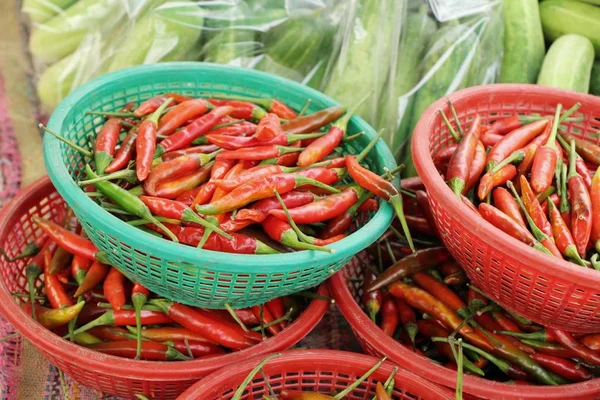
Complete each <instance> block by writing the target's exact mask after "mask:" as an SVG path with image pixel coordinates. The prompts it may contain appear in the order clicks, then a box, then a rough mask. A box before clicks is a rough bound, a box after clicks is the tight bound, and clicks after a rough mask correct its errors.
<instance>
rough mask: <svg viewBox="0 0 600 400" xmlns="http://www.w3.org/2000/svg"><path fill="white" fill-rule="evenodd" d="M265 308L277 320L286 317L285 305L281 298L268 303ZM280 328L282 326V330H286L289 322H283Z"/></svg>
mask: <svg viewBox="0 0 600 400" xmlns="http://www.w3.org/2000/svg"><path fill="white" fill-rule="evenodd" d="M265 307H267V309H268V310H269V311H270V312H271V315H273V317H274V318H275V319H280V318H283V317H285V305H284V303H283V299H282V298H281V297H277V298H275V299H273V300H270V301H268V302H266V303H265ZM279 326H281V328H285V327H286V326H287V321H281V323H280V324H279Z"/></svg>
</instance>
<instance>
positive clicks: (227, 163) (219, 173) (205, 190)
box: [192, 160, 237, 207]
mask: <svg viewBox="0 0 600 400" xmlns="http://www.w3.org/2000/svg"><path fill="white" fill-rule="evenodd" d="M236 163H237V162H236V160H219V161H215V163H214V165H213V167H212V169H211V171H210V180H209V181H208V182H207V183H206V184H205V185H204V186H202V189H200V190H199V191H198V194H197V195H196V196H195V197H194V201H193V202H192V206H193V207H195V206H196V205H198V204H206V203H208V202H209V201H210V200H211V198H212V196H213V194H214V193H215V190H216V189H217V185H216V184H215V182H214V181H215V180H217V179H222V178H224V177H225V175H226V174H227V173H228V172H229V171H230V170H231V169H232V168H233V166H234V165H235V164H236Z"/></svg>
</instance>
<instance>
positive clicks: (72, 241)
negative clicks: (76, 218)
mask: <svg viewBox="0 0 600 400" xmlns="http://www.w3.org/2000/svg"><path fill="white" fill-rule="evenodd" d="M32 219H33V222H34V223H35V224H36V225H37V226H38V227H40V228H41V229H42V230H43V231H44V233H45V234H46V235H48V237H49V238H50V239H51V240H52V241H54V242H55V243H56V244H57V245H58V246H60V247H62V248H63V249H65V250H66V251H68V252H69V253H71V254H73V255H78V256H81V257H85V258H86V259H88V260H93V259H94V256H95V255H96V253H98V248H97V247H96V246H95V245H94V244H93V243H92V242H91V241H90V240H88V239H86V238H84V237H82V236H80V235H78V234H76V233H74V232H71V231H69V230H67V229H65V228H63V227H62V226H60V225H57V224H55V223H54V222H52V221H49V220H46V219H43V218H40V217H38V216H34V217H33V218H32Z"/></svg>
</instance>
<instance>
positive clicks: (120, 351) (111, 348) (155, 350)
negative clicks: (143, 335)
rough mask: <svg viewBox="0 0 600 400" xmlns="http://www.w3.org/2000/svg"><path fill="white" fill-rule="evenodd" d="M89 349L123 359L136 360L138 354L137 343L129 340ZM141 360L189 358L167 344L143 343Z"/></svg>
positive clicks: (106, 343) (91, 346)
mask: <svg viewBox="0 0 600 400" xmlns="http://www.w3.org/2000/svg"><path fill="white" fill-rule="evenodd" d="M87 347H88V348H89V349H92V350H94V351H97V352H99V353H104V354H110V355H112V356H118V357H123V358H132V359H133V358H135V356H136V353H137V341H135V340H128V341H122V342H105V343H97V344H92V345H89V346H87ZM141 358H142V359H144V360H148V361H168V360H180V361H183V360H187V358H186V357H185V356H184V355H183V354H181V353H180V352H178V351H177V350H175V349H174V348H173V347H170V346H167V345H166V344H162V343H157V342H150V341H147V340H145V341H143V342H142V352H141Z"/></svg>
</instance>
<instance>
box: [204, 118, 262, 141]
mask: <svg viewBox="0 0 600 400" xmlns="http://www.w3.org/2000/svg"><path fill="white" fill-rule="evenodd" d="M215 128H216V127H215ZM215 128H212V129H211V130H210V131H208V132H207V134H206V140H207V141H209V142H210V138H211V137H212V136H213V135H219V136H229V137H237V136H246V135H253V134H254V133H255V132H256V129H257V126H256V124H253V123H252V122H248V121H242V122H240V123H239V124H235V125H229V126H224V127H222V128H217V129H215Z"/></svg>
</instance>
